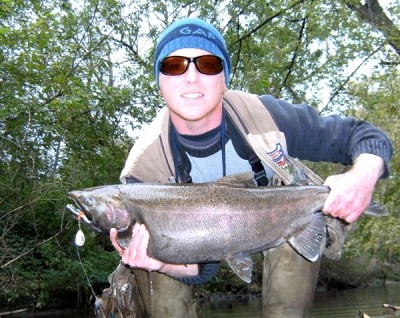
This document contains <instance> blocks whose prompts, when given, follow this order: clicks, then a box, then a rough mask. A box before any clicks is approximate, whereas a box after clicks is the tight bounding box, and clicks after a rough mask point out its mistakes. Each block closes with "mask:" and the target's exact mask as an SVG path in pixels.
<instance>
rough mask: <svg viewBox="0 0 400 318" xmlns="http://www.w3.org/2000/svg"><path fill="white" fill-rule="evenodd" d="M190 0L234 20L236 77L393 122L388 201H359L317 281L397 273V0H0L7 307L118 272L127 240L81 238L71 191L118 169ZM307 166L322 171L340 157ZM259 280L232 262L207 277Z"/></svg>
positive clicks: (1, 220)
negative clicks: (159, 61)
mask: <svg viewBox="0 0 400 318" xmlns="http://www.w3.org/2000/svg"><path fill="white" fill-rule="evenodd" d="M383 5H384V6H383ZM186 16H192V17H193V16H198V17H201V18H204V19H205V20H207V21H209V22H211V23H212V24H214V25H215V26H217V28H218V29H219V30H221V32H222V33H223V34H224V36H225V38H226V41H227V44H228V47H229V51H230V52H231V57H232V66H233V67H232V76H231V79H230V88H232V89H240V90H245V91H249V92H252V93H257V94H271V95H273V96H275V97H278V98H282V99H285V100H288V101H291V102H293V103H302V102H306V103H308V104H310V105H312V106H313V107H316V108H318V110H319V111H320V112H321V114H324V115H327V114H330V113H332V112H335V113H342V114H346V115H352V116H356V117H358V118H361V119H365V120H368V121H370V122H372V123H373V124H375V125H377V126H378V127H380V128H382V129H383V130H384V131H386V132H387V134H388V135H389V137H390V138H391V140H392V141H393V145H394V149H395V155H394V158H393V161H392V163H391V177H390V178H388V179H387V180H384V181H381V182H380V183H379V186H378V189H377V191H376V193H375V196H376V197H375V200H376V201H378V202H380V203H381V204H382V205H384V206H385V208H386V209H387V210H388V211H389V212H390V215H389V216H387V217H384V218H369V217H363V218H362V219H361V220H360V221H359V222H358V223H357V229H356V230H355V232H353V233H352V235H351V237H350V238H349V240H348V241H347V244H346V246H345V251H344V255H343V257H342V259H341V260H340V261H335V262H333V261H331V262H328V261H326V260H325V261H324V265H323V267H322V270H321V279H320V283H321V284H325V286H329V285H332V284H335V285H336V286H339V285H341V286H357V285H360V284H370V283H372V282H374V281H375V280H376V279H378V280H380V281H381V280H382V279H392V280H399V278H400V268H399V267H400V236H399V235H398V233H400V221H399V216H400V211H399V207H398V205H399V198H400V180H399V178H398V176H399V173H400V171H399V169H400V165H399V160H400V158H399V155H398V150H399V149H400V148H399V147H400V145H399V138H398V136H399V134H400V125H399V113H400V101H399V97H400V78H399V70H400V67H399V66H400V64H399V63H400V30H399V23H400V21H399V18H400V4H399V2H397V1H386V2H383V1H381V3H380V2H378V1H375V0H371V1H365V2H360V1H356V0H350V1H342V0H340V1H330V2H327V1H322V0H297V1H296V0H291V1H286V0H283V1H275V0H271V1H264V0H225V1H206V0H175V1H151V0H150V1H130V0H125V1H124V0H76V1H69V0H63V1H59V0H57V1H56V0H46V1H44V0H0V176H1V177H0V268H1V271H0V286H2V288H1V291H0V304H1V305H0V307H3V308H5V307H8V308H15V307H17V306H20V305H29V306H31V307H32V308H43V307H45V306H48V305H51V304H54V302H56V301H57V299H58V301H59V300H60V299H68V297H69V296H71V295H74V296H75V297H74V298H73V299H74V301H73V304H72V305H76V304H78V305H81V306H82V305H88V304H89V303H90V302H91V301H92V298H91V294H92V288H93V290H94V292H95V293H97V294H100V293H101V289H102V288H105V287H108V282H107V278H108V275H109V274H110V273H111V272H112V271H113V270H114V269H115V267H116V265H117V264H118V261H119V260H118V256H117V254H116V253H115V252H114V250H113V248H112V247H111V245H110V243H109V240H108V237H107V236H102V235H98V234H95V233H93V232H92V231H90V230H88V229H86V228H82V230H83V231H84V232H85V235H86V243H85V245H84V246H83V247H81V248H79V250H78V249H77V248H76V247H75V246H74V244H73V240H74V235H75V233H76V232H77V230H78V225H77V222H76V221H75V220H73V219H72V217H71V216H70V215H69V214H68V213H66V211H65V209H64V206H65V204H66V203H69V202H68V200H67V198H66V193H67V192H68V191H69V190H72V189H79V188H84V187H92V186H98V185H104V184H111V183H118V182H119V181H118V178H119V174H120V171H121V168H122V167H123V165H124V161H125V159H126V157H127V154H128V152H129V149H130V148H131V146H132V145H133V143H134V141H135V136H136V133H137V132H138V131H139V129H140V128H141V127H142V126H143V125H145V124H147V123H148V122H150V121H151V120H152V118H153V117H154V116H155V114H156V113H157V112H158V110H159V109H160V108H161V107H162V106H163V102H162V101H161V98H160V96H159V94H158V90H157V88H156V85H155V83H154V77H153V71H152V65H153V54H154V45H155V42H156V39H157V36H158V35H159V34H160V32H161V31H162V30H163V29H164V28H165V27H166V26H168V25H169V24H170V23H171V22H173V21H174V20H175V19H178V18H180V17H186ZM310 166H311V167H312V169H314V170H315V171H316V172H317V173H319V174H320V175H321V176H322V177H326V176H328V175H329V174H332V173H338V172H341V171H344V170H345V169H346V167H342V166H340V165H334V164H329V165H328V164H320V163H319V164H311V163H310ZM78 252H79V253H78ZM259 285H260V284H259V278H256V279H255V281H254V283H253V284H251V285H245V284H242V283H241V282H239V281H237V280H236V278H234V277H233V276H232V274H231V273H230V271H229V270H226V269H224V268H222V270H221V273H220V274H219V275H218V276H217V277H215V278H214V279H213V280H212V281H211V282H210V283H209V284H207V285H205V286H202V287H201V288H199V290H198V293H199V295H201V296H207V295H209V294H211V293H214V292H222V293H224V292H230V293H243V292H257V291H258V289H259ZM226 286H229V291H227V290H226ZM224 288H225V289H224Z"/></svg>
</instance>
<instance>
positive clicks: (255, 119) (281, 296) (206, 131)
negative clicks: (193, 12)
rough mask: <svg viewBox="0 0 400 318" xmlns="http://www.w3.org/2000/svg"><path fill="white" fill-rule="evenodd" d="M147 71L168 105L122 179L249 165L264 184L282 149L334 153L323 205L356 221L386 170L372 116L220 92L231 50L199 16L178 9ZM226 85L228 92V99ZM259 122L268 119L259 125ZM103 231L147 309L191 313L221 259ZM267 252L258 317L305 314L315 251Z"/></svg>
mask: <svg viewBox="0 0 400 318" xmlns="http://www.w3.org/2000/svg"><path fill="white" fill-rule="evenodd" d="M154 72H155V77H156V83H157V85H158V87H159V89H160V93H161V95H162V96H163V98H164V100H165V102H166V106H167V107H166V108H164V109H163V110H162V111H161V113H160V114H159V115H158V116H157V118H156V119H155V120H154V122H153V123H152V124H151V125H150V127H149V128H148V129H147V130H146V131H145V132H144V134H143V136H142V137H140V138H139V139H138V141H137V142H136V144H135V145H134V147H133V148H132V150H131V153H130V155H129V157H128V159H127V162H126V166H125V168H124V170H123V171H122V174H121V181H122V182H124V183H126V182H128V183H129V182H168V181H173V182H207V181H212V180H215V179H218V178H220V177H222V176H225V175H229V174H233V173H239V172H244V171H254V173H255V180H256V181H257V183H258V184H259V185H266V184H272V183H275V182H276V179H277V178H276V177H277V175H278V177H279V171H280V170H279V168H276V167H275V166H278V165H282V164H283V165H286V164H287V162H286V161H285V156H291V157H297V158H299V159H307V160H311V161H329V162H340V163H342V164H344V165H352V168H351V169H350V170H349V171H347V172H346V173H343V174H340V175H335V176H331V177H329V178H327V179H326V181H325V184H326V185H328V186H329V187H330V188H331V192H330V194H329V196H328V198H327V200H326V203H325V206H324V208H323V212H324V213H326V214H329V215H331V216H332V217H338V218H341V219H343V220H345V221H347V222H354V221H356V220H357V218H358V217H359V216H360V215H361V214H362V213H363V211H364V210H365V209H366V208H367V206H368V205H369V203H370V201H371V198H372V194H373V191H374V187H375V184H376V182H377V181H378V179H379V178H382V177H386V176H387V175H388V162H389V160H390V158H391V155H392V146H391V144H390V142H389V140H388V139H387V137H386V136H385V134H384V133H383V132H381V131H380V130H378V129H377V128H375V127H374V126H372V125H370V124H369V123H366V122H363V121H359V120H356V119H353V118H344V117H340V116H327V117H319V116H318V114H317V112H316V111H315V110H314V109H313V108H311V107H308V106H306V105H292V104H289V103H287V102H284V101H280V100H277V99H275V98H273V97H272V96H260V97H257V98H256V101H255V100H254V99H251V97H250V96H249V95H248V94H244V93H243V94H244V95H241V94H239V93H234V92H233V93H232V92H229V91H228V92H227V86H228V82H229V75H230V58H229V54H228V52H227V49H226V44H225V41H224V39H223V37H222V35H221V34H220V33H219V32H218V31H217V30H216V29H215V28H214V27H213V26H211V25H209V24H207V23H206V22H204V21H202V20H200V19H191V18H188V19H183V20H180V21H178V22H175V23H173V24H172V25H171V26H170V27H168V28H167V29H166V30H165V31H164V33H163V34H162V35H161V36H160V38H159V41H158V43H157V47H156V51H155V62H154ZM230 94H233V96H234V98H233V102H232V99H231V100H230V102H229V99H227V98H228V96H231V95H230ZM238 96H239V97H240V96H242V97H243V98H242V100H244V104H242V103H241V102H239V100H240V98H239V99H237V97H238ZM252 96H253V98H254V95H252ZM253 101H254V102H253ZM260 102H261V103H260ZM260 105H261V106H260ZM253 110H254V112H255V111H256V110H257V115H255V113H253ZM264 113H265V114H264ZM237 114H239V115H237ZM249 123H255V125H253V124H249ZM263 126H268V127H266V131H261V132H260V130H263ZM260 127H261V128H260ZM244 131H245V132H246V131H248V132H250V133H249V134H247V133H244ZM253 133H254V134H259V133H260V134H261V135H263V136H266V139H267V141H268V142H269V143H272V148H271V147H270V148H268V146H267V145H265V147H266V150H267V152H268V154H270V156H271V158H272V160H273V161H274V162H273V163H272V164H271V165H270V166H269V165H268V164H266V163H265V162H262V163H261V162H260V160H259V158H258V157H257V156H256V155H255V151H254V149H253V144H252V141H251V139H250V137H249V135H251V134H253ZM271 136H274V137H271ZM275 138H276V139H275ZM277 158H278V159H277ZM277 160H279V164H278V165H276V164H277V163H278V162H277ZM193 222H196V220H193ZM110 238H111V240H112V243H113V245H114V247H115V249H116V250H117V251H118V253H119V254H120V255H121V257H122V262H123V263H125V264H127V265H129V266H130V267H131V268H133V272H134V274H135V277H136V280H137V282H138V286H139V290H140V296H141V298H142V300H143V302H144V304H145V308H146V314H147V315H149V316H151V317H157V318H158V317H182V318H183V317H185V318H187V317H197V314H196V310H195V306H194V302H193V300H192V295H191V288H190V285H192V284H199V283H203V282H205V281H207V280H208V279H210V278H211V277H212V276H213V275H215V274H216V272H217V270H218V266H219V265H218V264H201V265H197V264H189V265H187V264H182V265H175V264H166V263H163V262H160V261H158V260H156V259H152V258H150V257H149V256H148V255H147V245H148V242H149V233H148V231H147V230H146V228H145V226H144V225H135V226H134V229H133V235H132V241H131V244H130V246H129V248H128V249H126V250H124V249H122V248H121V247H120V246H119V245H118V243H117V242H116V240H115V238H116V231H114V230H112V231H111V233H110ZM264 255H265V260H264V270H263V317H308V315H309V312H310V307H311V305H312V299H313V294H314V289H315V285H316V281H317V277H318V271H319V261H317V262H315V263H311V262H309V261H307V260H305V259H304V258H302V257H301V256H300V255H298V254H297V253H296V252H295V251H294V250H293V249H291V248H290V247H289V246H288V245H287V244H283V245H282V246H279V247H277V248H274V249H271V250H268V251H265V253H264Z"/></svg>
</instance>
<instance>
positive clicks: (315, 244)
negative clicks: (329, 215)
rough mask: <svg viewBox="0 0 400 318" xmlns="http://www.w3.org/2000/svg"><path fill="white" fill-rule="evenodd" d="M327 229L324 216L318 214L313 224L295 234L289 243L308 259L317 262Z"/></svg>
mask: <svg viewBox="0 0 400 318" xmlns="http://www.w3.org/2000/svg"><path fill="white" fill-rule="evenodd" d="M325 228H326V227H325V218H324V215H323V213H322V212H317V213H315V214H314V215H313V217H312V219H311V222H310V223H309V224H308V225H307V226H306V227H305V228H304V229H302V230H300V231H298V232H296V233H294V234H293V235H292V236H291V237H290V238H289V240H288V242H289V243H290V245H292V247H293V248H294V249H295V250H296V251H297V252H299V253H300V254H301V255H303V256H304V257H305V258H306V259H308V260H309V261H311V262H315V261H316V260H317V259H318V257H319V255H320V254H321V243H322V240H323V239H324V238H325V235H326V229H325Z"/></svg>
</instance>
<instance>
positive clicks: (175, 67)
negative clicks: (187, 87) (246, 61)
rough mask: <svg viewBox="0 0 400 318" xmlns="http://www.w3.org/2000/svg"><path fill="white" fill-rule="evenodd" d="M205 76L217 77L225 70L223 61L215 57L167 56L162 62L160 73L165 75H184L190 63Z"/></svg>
mask: <svg viewBox="0 0 400 318" xmlns="http://www.w3.org/2000/svg"><path fill="white" fill-rule="evenodd" d="M192 62H193V63H194V65H196V69H197V70H198V71H199V72H200V73H202V74H205V75H217V74H219V73H221V72H222V70H223V69H224V64H223V61H222V59H221V58H220V57H218V56H215V55H201V56H197V57H185V56H167V57H166V58H164V59H162V60H161V62H160V72H161V73H163V74H164V75H170V76H175V75H182V74H183V73H185V72H186V71H187V69H188V68H189V64H190V63H192Z"/></svg>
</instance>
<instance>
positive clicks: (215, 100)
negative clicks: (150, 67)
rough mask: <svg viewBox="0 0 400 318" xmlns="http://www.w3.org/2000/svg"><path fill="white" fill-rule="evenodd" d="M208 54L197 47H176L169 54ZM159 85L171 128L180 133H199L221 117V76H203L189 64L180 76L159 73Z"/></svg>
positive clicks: (223, 80)
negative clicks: (167, 110) (168, 111)
mask: <svg viewBox="0 0 400 318" xmlns="http://www.w3.org/2000/svg"><path fill="white" fill-rule="evenodd" d="M201 55H210V53H209V52H207V51H204V50H200V49H180V50H177V51H174V52H172V53H171V54H170V55H169V56H185V57H197V56H201ZM159 86H160V91H161V94H162V96H163V97H164V99H165V102H166V104H167V106H168V108H169V110H170V113H171V119H172V122H173V123H174V126H175V128H176V129H177V131H178V132H179V133H182V134H190V135H193V134H200V133H203V132H207V131H209V130H210V129H213V128H215V127H217V126H218V125H219V124H220V123H221V118H222V95H223V93H224V92H225V90H226V85H225V75H224V72H223V71H222V72H221V73H219V74H216V75H205V74H202V73H200V72H199V71H198V70H197V69H196V65H195V64H194V63H190V64H189V67H188V69H187V70H186V72H185V73H183V74H181V75H174V76H171V75H165V74H162V73H160V77H159Z"/></svg>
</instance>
